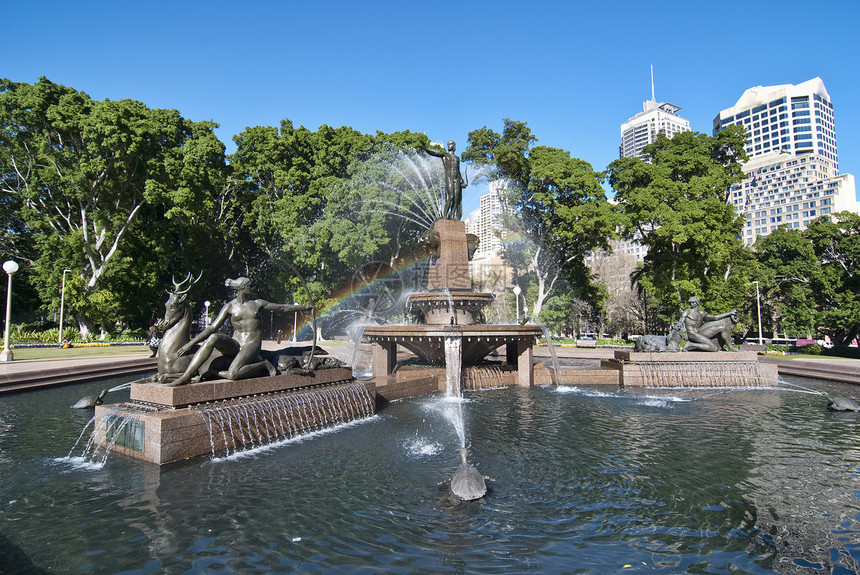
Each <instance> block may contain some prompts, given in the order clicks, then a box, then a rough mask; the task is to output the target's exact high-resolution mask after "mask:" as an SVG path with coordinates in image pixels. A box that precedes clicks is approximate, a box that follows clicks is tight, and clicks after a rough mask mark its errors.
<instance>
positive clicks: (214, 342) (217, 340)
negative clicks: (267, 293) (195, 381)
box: [166, 277, 313, 387]
mask: <svg viewBox="0 0 860 575" xmlns="http://www.w3.org/2000/svg"><path fill="white" fill-rule="evenodd" d="M224 285H226V286H227V287H228V288H234V289H235V290H236V297H235V298H234V299H233V300H231V301H229V302H227V303H226V304H225V305H224V307H223V308H221V312H220V313H219V314H218V316H217V317H216V318H215V320H214V321H213V322H212V323H211V324H210V325H209V326H207V327H206V329H204V330H203V331H201V332H200V333H199V334H198V335H197V336H196V337H195V338H194V339H192V340H191V341H190V342H188V343H186V344H185V345H183V346H182V347H180V348H179V349H178V350H177V355H179V356H182V355H184V354H185V353H186V352H188V351H189V350H191V349H192V348H193V347H194V346H195V345H197V344H198V343H200V342H203V344H202V345H201V346H200V349H198V350H197V352H196V353H195V354H194V357H192V358H191V362H190V363H189V365H188V367H187V368H186V369H185V372H184V373H183V374H182V375H181V376H179V377H178V378H177V379H176V380H174V381H173V382H171V383H167V384H166V385H168V386H170V387H174V386H177V385H184V384H186V383H189V382H190V381H191V378H192V377H193V376H194V375H195V374H196V373H197V370H199V369H200V368H201V367H202V366H203V364H205V363H206V362H207V361H208V360H209V359H210V357H211V356H212V354H213V352H214V351H215V350H217V351H219V352H220V353H221V354H222V355H225V356H232V357H233V360H232V362H231V363H230V367H229V368H227V369H226V370H224V371H219V372H217V375H218V376H219V377H221V378H224V379H244V378H247V377H251V376H253V375H255V374H257V373H258V372H260V371H262V370H263V368H265V369H267V370H268V371H269V373H270V374H271V375H275V374H276V373H277V372H276V370H275V368H274V366H273V365H272V364H271V363H269V362H268V361H265V360H263V359H262V358H261V357H260V351H261V350H262V347H263V335H262V329H261V328H262V320H261V318H260V313H261V312H262V311H263V310H272V311H306V310H310V309H313V306H306V305H288V304H278V303H270V302H267V301H266V300H262V299H250V297H249V296H248V294H249V292H250V288H251V280H250V279H248V278H245V277H240V278H237V279H228V280H227V281H225V282H224ZM227 318H230V321H231V322H232V324H233V337H230V336H228V335H224V334H223V333H218V329H219V328H220V327H221V326H222V325H224V322H225V321H227Z"/></svg>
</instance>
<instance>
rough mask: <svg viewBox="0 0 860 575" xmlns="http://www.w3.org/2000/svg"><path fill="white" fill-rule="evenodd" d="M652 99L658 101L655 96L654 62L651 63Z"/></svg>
mask: <svg viewBox="0 0 860 575" xmlns="http://www.w3.org/2000/svg"><path fill="white" fill-rule="evenodd" d="M651 101H652V102H656V101H657V98H655V97H654V64H651Z"/></svg>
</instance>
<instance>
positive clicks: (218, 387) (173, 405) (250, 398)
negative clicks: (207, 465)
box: [93, 368, 375, 464]
mask: <svg viewBox="0 0 860 575" xmlns="http://www.w3.org/2000/svg"><path fill="white" fill-rule="evenodd" d="M374 411H375V396H374V390H373V384H372V382H357V381H355V380H354V379H353V378H352V373H351V371H350V370H349V369H346V368H334V369H327V370H320V371H317V372H315V373H314V374H311V375H294V374H284V375H277V376H270V377H259V378H253V379H244V380H240V381H229V380H216V381H204V382H199V383H191V384H188V385H183V386H178V387H165V386H163V385H159V384H155V383H135V384H132V386H131V401H130V402H128V403H125V404H113V405H100V406H98V407H96V414H95V429H94V431H93V434H94V440H95V441H96V443H97V444H98V445H101V446H103V447H105V448H107V447H111V448H112V449H114V450H116V451H119V452H121V453H124V454H126V455H129V456H131V457H134V458H136V459H143V460H145V461H149V462H151V463H157V464H165V463H171V462H174V461H179V460H182V459H188V458H190V457H196V456H198V455H205V454H208V453H213V454H215V453H218V452H228V453H232V452H235V451H237V450H238V449H241V448H243V447H246V446H247V447H253V446H259V445H265V444H268V443H274V442H277V441H282V440H285V439H289V438H290V437H293V436H294V435H296V434H299V433H307V432H310V431H314V430H317V429H320V428H322V427H330V426H332V425H336V424H339V423H345V422H348V421H351V420H353V419H356V418H358V417H364V416H367V415H372V414H373V413H374Z"/></svg>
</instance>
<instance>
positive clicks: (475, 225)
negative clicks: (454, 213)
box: [466, 180, 511, 257]
mask: <svg viewBox="0 0 860 575" xmlns="http://www.w3.org/2000/svg"><path fill="white" fill-rule="evenodd" d="M488 187H489V192H488V193H486V194H484V195H483V196H481V203H480V207H478V209H477V210H475V211H473V212H472V213H471V214H469V217H468V218H466V231H467V232H468V233H470V234H475V235H476V236H478V239H479V240H480V243H479V244H478V251H477V252H476V256H480V257H486V256H489V255H491V254H495V255H498V254H499V253H500V252H501V250H502V239H503V238H504V235H505V230H504V228H503V227H502V222H501V216H502V214H503V213H510V211H511V210H510V208H509V207H508V205H507V202H506V201H505V197H504V194H505V192H506V191H507V188H506V183H505V182H504V181H503V180H496V181H493V182H490V183H489V186H488Z"/></svg>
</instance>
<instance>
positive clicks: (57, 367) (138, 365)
mask: <svg viewBox="0 0 860 575" xmlns="http://www.w3.org/2000/svg"><path fill="white" fill-rule="evenodd" d="M156 369H157V363H156V359H155V358H150V357H149V356H147V355H141V354H139V353H137V354H121V355H107V356H86V357H74V358H69V359H62V358H56V359H20V360H19V359H16V360H13V361H5V362H0V393H3V392H8V391H24V390H27V389H36V388H40V387H45V386H50V385H62V384H65V383H81V382H83V381H92V380H94V379H101V378H104V377H116V376H121V375H133V374H141V376H143V375H145V374H146V373H155V371H156Z"/></svg>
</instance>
